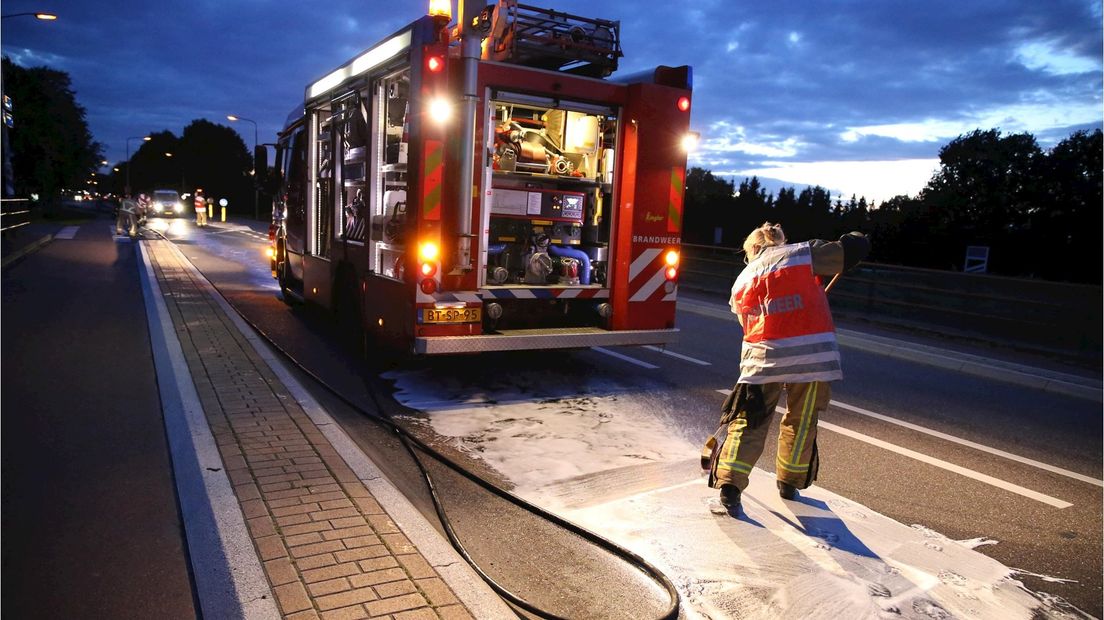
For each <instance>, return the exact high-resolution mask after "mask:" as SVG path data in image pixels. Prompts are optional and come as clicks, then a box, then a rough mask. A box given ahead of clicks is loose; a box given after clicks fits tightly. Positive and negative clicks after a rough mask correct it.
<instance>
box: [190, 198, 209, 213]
mask: <svg viewBox="0 0 1104 620" xmlns="http://www.w3.org/2000/svg"><path fill="white" fill-rule="evenodd" d="M193 202H194V203H195V210H196V211H206V210H207V202H206V201H204V200H203V196H199V195H197V196H196V197H195V199H194V200H193Z"/></svg>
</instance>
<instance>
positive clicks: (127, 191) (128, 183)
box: [123, 136, 152, 196]
mask: <svg viewBox="0 0 1104 620" xmlns="http://www.w3.org/2000/svg"><path fill="white" fill-rule="evenodd" d="M151 139H152V138H150V137H149V136H134V137H131V138H127V139H126V152H127V158H126V162H127V173H126V187H124V188H123V195H124V196H129V195H130V141H131V140H145V141H146V142H149V141H150V140H151Z"/></svg>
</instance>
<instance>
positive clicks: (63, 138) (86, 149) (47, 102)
mask: <svg viewBox="0 0 1104 620" xmlns="http://www.w3.org/2000/svg"><path fill="white" fill-rule="evenodd" d="M3 83H4V95H6V96H8V97H11V100H12V117H13V123H12V127H11V128H10V129H5V131H6V136H5V138H6V140H5V144H4V147H5V150H6V151H8V152H7V153H5V160H9V158H10V162H11V169H10V171H9V170H5V182H6V183H5V188H4V194H5V197H7V196H9V195H11V196H16V197H28V196H30V195H32V194H38V195H40V196H42V197H43V198H45V199H49V198H52V197H54V196H55V195H57V194H58V193H59V192H60V191H62V190H64V189H84V188H85V187H86V183H87V181H88V179H89V174H90V173H91V172H92V171H94V170H96V168H97V167H98V166H99V162H100V159H101V158H102V155H101V151H102V149H103V147H102V146H101V145H100V144H99V143H97V142H95V141H94V140H93V139H92V134H91V132H90V131H89V130H88V123H87V121H86V120H85V113H84V108H82V107H81V106H80V105H79V104H78V103H77V100H76V95H75V94H74V93H73V88H72V82H71V81H70V79H69V74H67V73H65V72H63V71H55V70H54V69H50V68H48V67H33V68H30V69H25V68H23V67H20V66H19V65H16V64H15V63H13V62H12V61H11V60H10V59H8V58H7V57H5V58H4V59H3ZM9 175H10V176H9ZM9 182H10V186H8V183H9Z"/></svg>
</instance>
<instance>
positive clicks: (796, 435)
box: [714, 381, 832, 490]
mask: <svg viewBox="0 0 1104 620" xmlns="http://www.w3.org/2000/svg"><path fill="white" fill-rule="evenodd" d="M783 387H785V390H786V406H787V411H786V413H785V414H784V415H783V416H782V421H781V424H780V426H779V428H778V456H777V457H776V458H775V463H774V469H775V475H776V476H777V478H778V480H780V481H782V482H785V483H787V484H790V485H792V486H794V487H796V488H798V489H806V488H808V487H809V486H810V485H812V483H813V480H815V479H816V473H817V471H816V470H817V467H818V458H817V455H816V434H817V419H818V417H819V415H820V412H821V411H823V410H824V409H825V408H827V407H828V400H829V399H830V398H831V395H832V389H831V384H830V383H825V382H822V381H815V382H812V383H786V384H781V383H768V384H766V385H764V386H763V398H764V400H765V401H766V408H767V415H766V418H765V419H764V420H763V422H762V423H761V424H759V425H758V426H756V427H755V428H748V426H747V418H746V417H745V414H744V412H743V411H741V412H738V413H737V414H736V418H735V419H733V420H732V422H730V423H729V425H728V433H727V434H726V436H725V440H724V443H722V444H721V448H720V455H719V458H718V459H717V466H716V471H715V474H716V482H715V483H714V486H715V487H718V488H719V487H720V486H721V485H722V484H732V485H736V486H737V487H739V488H740V490H743V489H746V488H747V486H748V476H749V475H750V474H751V468H752V467H754V466H755V462H756V461H758V460H759V456H760V455H762V454H763V447H764V446H765V444H766V441H767V433H768V431H769V426H770V423H771V419H772V418H773V417H774V409H775V407H776V406H777V405H778V400H779V399H780V398H781V396H782V389H783Z"/></svg>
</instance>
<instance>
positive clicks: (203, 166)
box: [3, 57, 267, 214]
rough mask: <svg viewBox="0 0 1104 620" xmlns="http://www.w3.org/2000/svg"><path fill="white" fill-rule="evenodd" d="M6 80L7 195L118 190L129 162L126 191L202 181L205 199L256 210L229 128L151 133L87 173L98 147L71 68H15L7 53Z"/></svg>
mask: <svg viewBox="0 0 1104 620" xmlns="http://www.w3.org/2000/svg"><path fill="white" fill-rule="evenodd" d="M3 86H4V94H5V95H7V96H9V97H11V99H12V101H13V112H14V114H13V116H14V123H13V127H12V128H11V129H6V128H5V135H4V144H3V150H4V151H5V153H4V155H5V163H6V162H7V161H8V160H9V159H10V162H11V168H10V170H8V169H5V172H4V180H5V188H4V193H5V196H6V197H7V196H8V195H12V196H18V197H29V196H31V195H32V194H38V195H39V196H41V197H42V198H43V199H45V200H52V199H54V198H57V197H59V196H61V194H62V193H63V192H66V193H72V192H77V191H82V190H89V191H94V192H98V193H102V194H107V193H113V194H116V195H121V194H123V193H124V191H125V189H126V184H127V178H128V175H127V168H128V167H129V168H130V174H129V181H130V187H131V193H134V194H137V193H139V192H151V191H153V190H154V189H176V190H178V191H180V192H181V193H191V192H193V191H195V189H196V188H197V187H202V188H203V189H204V191H205V192H206V193H207V195H208V196H210V197H213V198H215V199H218V198H226V199H227V200H228V201H229V203H230V205H229V209H228V210H229V211H230V212H232V213H235V212H236V213H239V214H246V213H249V214H252V213H253V180H252V177H251V176H250V170H252V168H253V158H252V155H251V154H250V152H249V150H248V149H247V147H246V145H245V143H244V142H243V141H242V139H241V137H240V136H238V134H237V132H235V131H234V130H233V129H232V128H230V127H227V126H225V125H219V124H216V123H212V122H210V121H207V120H204V119H196V120H193V121H192V122H191V123H190V124H189V125H188V126H187V127H185V128H184V131H183V132H182V133H181V135H180V136H179V137H177V136H176V135H174V134H173V133H172V132H170V131H168V130H165V131H159V132H154V133H150V134H148V135H149V136H150V140H149V141H131V145H132V147H134V148H135V149H137V150H132V152H131V153H130V161H122V162H117V163H115V164H113V170H114V169H117V172H112V173H109V174H106V175H104V174H98V173H97V175H96V176H92V175H93V173H96V172H97V170H99V169H100V165H101V161H102V159H103V155H102V151H103V145H101V144H100V143H98V142H96V141H94V140H93V137H92V133H91V131H90V130H89V128H88V123H87V121H86V119H85V110H84V108H83V107H81V106H80V105H79V104H78V103H77V100H76V95H75V93H74V92H73V89H72V82H71V80H70V79H69V74H67V73H65V72H63V71H57V70H54V69H50V68H48V67H33V68H29V69H28V68H24V67H20V66H19V65H16V64H15V63H13V62H12V61H11V59H9V58H7V57H5V58H4V59H3ZM141 131H142V130H141V129H136V130H135V134H134V135H142V134H141V133H140V132H141ZM92 181H95V182H96V185H92V184H91V182H92ZM9 182H10V187H9V186H8V184H9ZM265 211H267V209H262V212H265Z"/></svg>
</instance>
